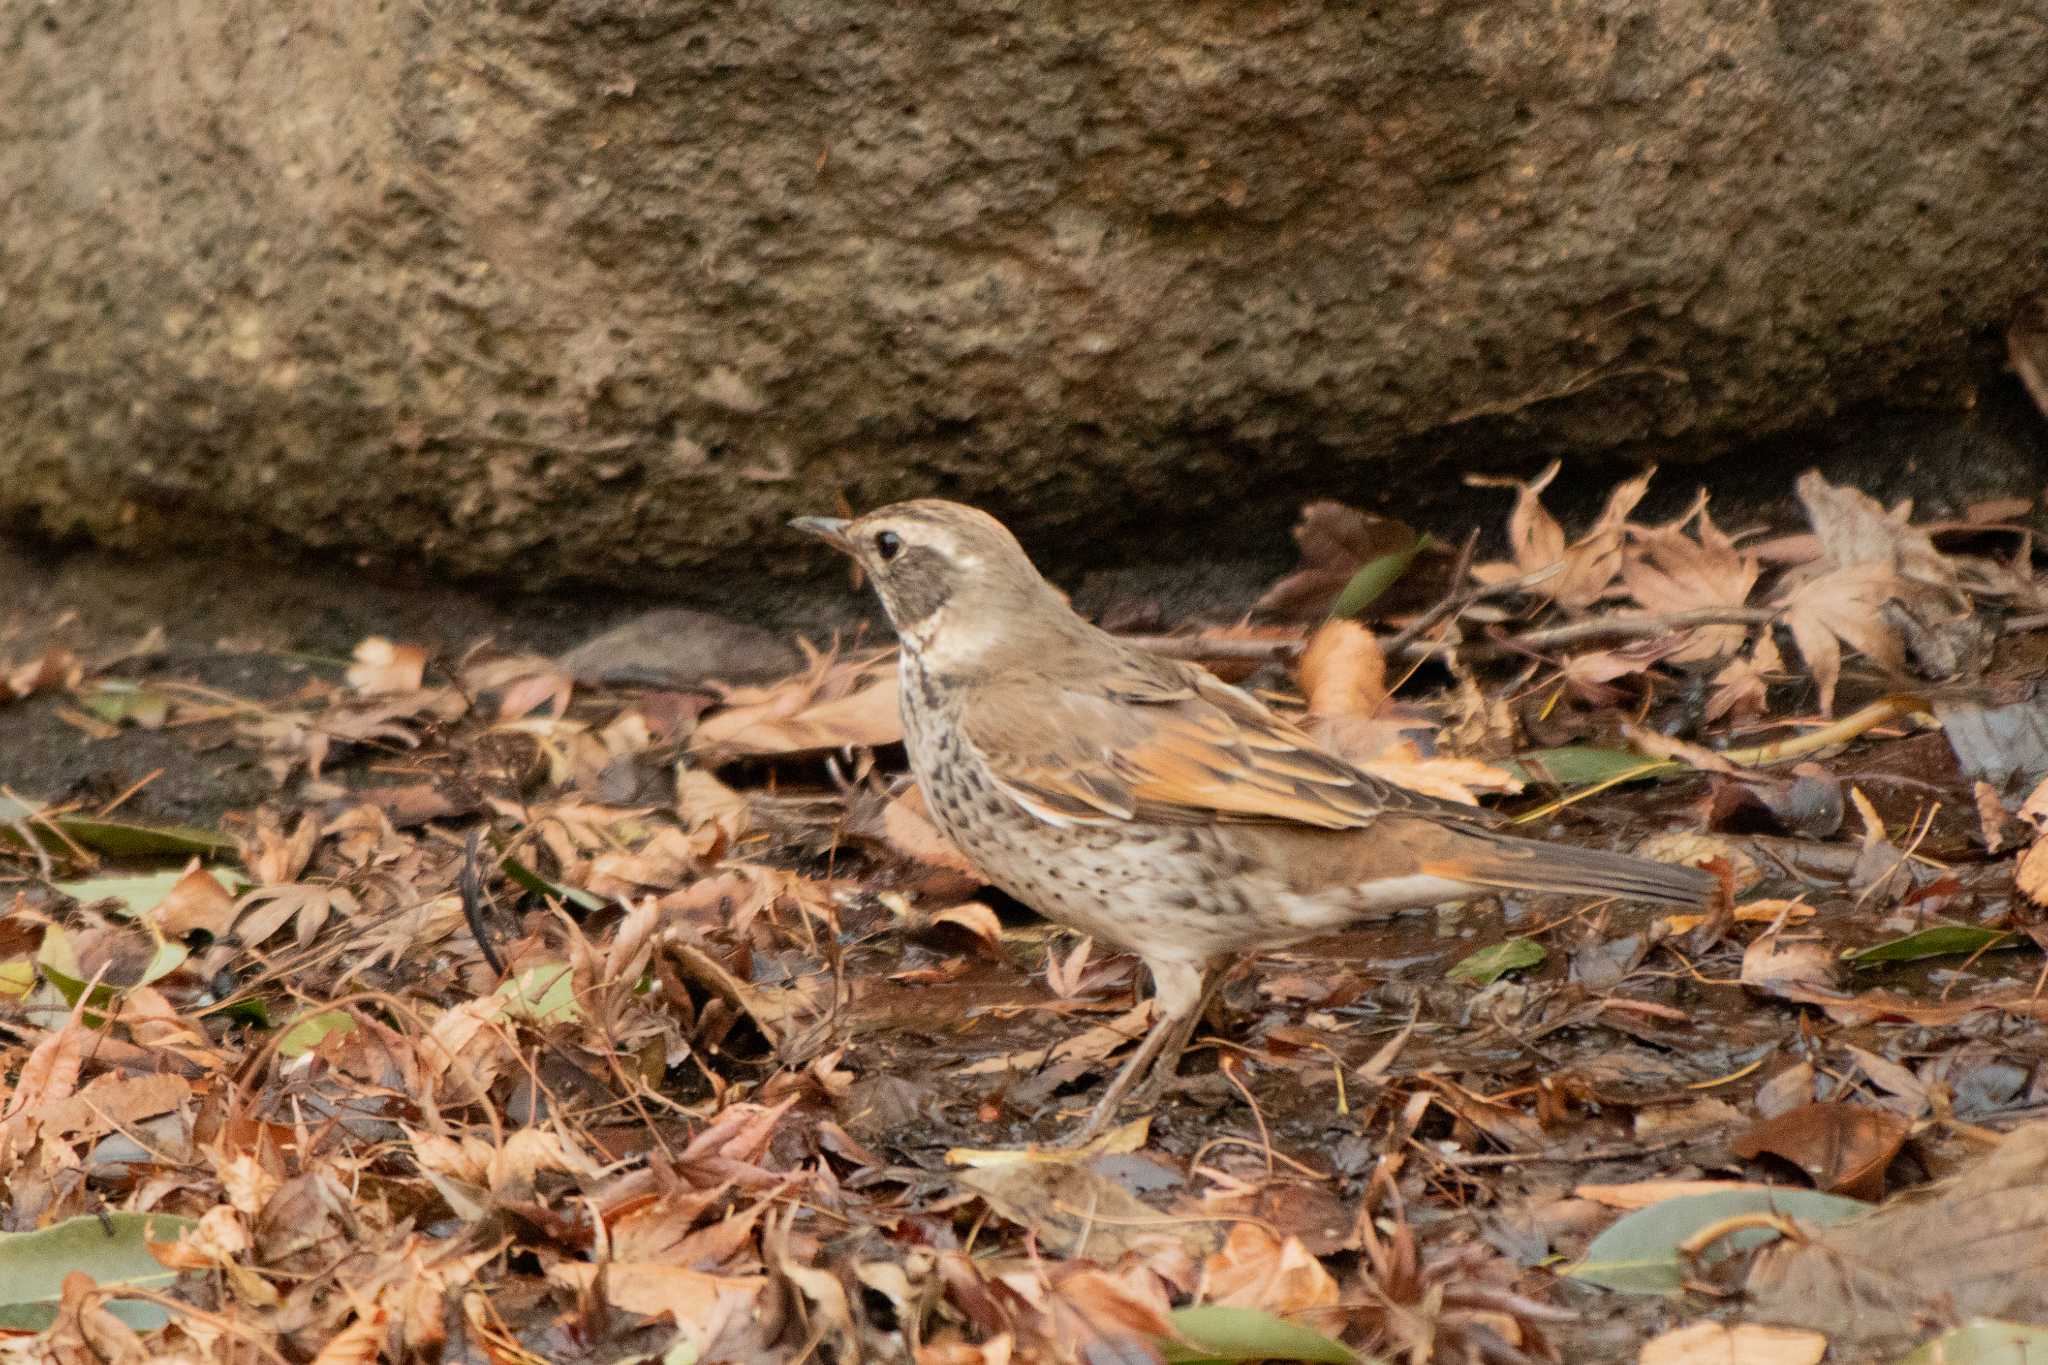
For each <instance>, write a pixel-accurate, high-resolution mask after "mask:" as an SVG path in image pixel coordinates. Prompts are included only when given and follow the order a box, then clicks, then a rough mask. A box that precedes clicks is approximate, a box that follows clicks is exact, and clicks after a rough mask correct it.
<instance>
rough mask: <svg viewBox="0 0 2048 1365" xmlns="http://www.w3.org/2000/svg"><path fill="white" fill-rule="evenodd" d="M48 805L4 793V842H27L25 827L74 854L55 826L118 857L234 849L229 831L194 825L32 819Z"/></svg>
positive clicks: (0, 815)
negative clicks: (196, 827) (43, 805)
mask: <svg viewBox="0 0 2048 1365" xmlns="http://www.w3.org/2000/svg"><path fill="white" fill-rule="evenodd" d="M40 810H42V807H41V806H39V805H36V804H33V803H30V802H25V801H17V800H15V799H14V798H13V797H8V796H0V843H7V844H12V845H13V846H14V847H16V848H21V847H23V846H24V844H25V841H24V840H23V838H22V831H24V830H26V831H27V832H28V835H29V837H31V838H33V839H34V840H35V841H36V842H37V843H39V844H41V845H42V846H43V847H44V848H45V849H47V850H49V851H50V852H52V853H66V852H69V851H70V850H68V849H67V848H66V847H65V846H64V840H63V839H60V838H58V837H57V835H56V834H54V833H52V832H51V831H50V830H49V829H48V828H47V827H46V826H45V824H44V820H47V821H48V823H49V824H51V825H55V826H56V827H57V828H58V829H59V830H62V831H63V832H64V834H65V836H66V837H68V838H69V839H70V840H71V841H72V842H73V843H75V844H77V845H78V846H79V847H81V848H89V849H91V850H92V851H93V852H95V853H105V854H108V855H110V856H112V857H116V858H154V857H189V856H191V855H192V854H208V853H232V852H234V851H235V841H234V840H233V839H230V838H228V836H227V835H225V834H216V833H214V832H213V831H212V830H208V829H195V828H193V827H192V826H190V825H131V824H128V823H127V822H125V821H121V820H99V819H95V818H93V817H92V816H90V815H51V816H47V817H44V819H41V820H32V819H31V818H30V817H31V816H34V815H36V814H37V812H39V811H40Z"/></svg>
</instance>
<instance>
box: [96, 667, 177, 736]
mask: <svg viewBox="0 0 2048 1365" xmlns="http://www.w3.org/2000/svg"><path fill="white" fill-rule="evenodd" d="M78 701H79V704H80V705H82V706H84V707H85V709H86V710H88V711H90V712H92V713H93V714H94V715H95V716H98V717H99V718H100V719H101V720H103V721H107V722H108V723H109V724H113V725H120V724H122V723H123V722H126V723H129V724H134V725H139V726H141V727H142V728H143V729H145V730H155V729H159V728H161V727H162V725H163V723H164V722H165V721H166V720H169V719H170V716H171V699H170V697H169V696H168V695H166V694H165V693H162V692H154V691H151V690H150V689H149V688H146V687H140V686H137V685H136V684H135V683H132V682H121V681H118V680H115V679H107V680H103V681H101V682H98V683H95V684H93V686H92V688H91V689H90V690H88V691H85V692H81V693H79V694H78Z"/></svg>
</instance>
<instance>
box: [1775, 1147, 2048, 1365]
mask: <svg viewBox="0 0 2048 1365" xmlns="http://www.w3.org/2000/svg"><path fill="white" fill-rule="evenodd" d="M1744 1288H1745V1291H1746V1292H1747V1294H1748V1295H1749V1298H1750V1301H1751V1306H1750V1309H1749V1315H1750V1316H1752V1317H1755V1318H1758V1319H1762V1320H1764V1321H1768V1322H1776V1323H1782V1324H1787V1325H1793V1326H1800V1327H1806V1328H1810V1329H1812V1330H1814V1331H1818V1332H1824V1333H1826V1334H1827V1335H1828V1336H1829V1337H1830V1338H1831V1339H1833V1341H1834V1343H1835V1347H1836V1349H1837V1350H1838V1351H1840V1352H1841V1353H1843V1354H1844V1355H1845V1357H1848V1358H1853V1359H1876V1358H1890V1357H1889V1355H1888V1354H1887V1352H1888V1351H1889V1350H1896V1349H1900V1348H1903V1347H1904V1346H1906V1345H1908V1344H1910V1343H1912V1342H1914V1341H1917V1340H1918V1339H1919V1338H1920V1337H1921V1336H1922V1335H1924V1334H1925V1332H1926V1330H1927V1327H1928V1324H1930V1323H1943V1322H1953V1321H1961V1320H1965V1319H1968V1318H1971V1317H1991V1318H2008V1319H2012V1320H2014V1321H2021V1322H2026V1321H2039V1320H2040V1319H2041V1318H2042V1317H2043V1315H2048V1123H2039V1122H2035V1123H2029V1124H2025V1125H2023V1126H2022V1127H2019V1128H2016V1129H2014V1130H2013V1131H2012V1132H2011V1133H2010V1134H2008V1135H2007V1136H2006V1138H2005V1140H2004V1142H2002V1143H2001V1144H2000V1145H1999V1146H1998V1147H1996V1148H1995V1149H1993V1150H1992V1151H1991V1152H1989V1153H1987V1154H1986V1155H1984V1156H1982V1157H1980V1158H1978V1160H1977V1161H1976V1162H1974V1163H1973V1164H1972V1165H1971V1166H1970V1167H1969V1168H1967V1169H1966V1170H1965V1171H1963V1173H1962V1174H1961V1175H1959V1176H1957V1177H1955V1178H1954V1179H1952V1180H1948V1181H1944V1182H1943V1183H1942V1184H1940V1185H1939V1186H1937V1187H1935V1188H1934V1189H1932V1190H1930V1191H1928V1192H1926V1193H1925V1194H1923V1195H1920V1196H1918V1197H1913V1198H1902V1199H1894V1200H1892V1201H1891V1202H1889V1203H1887V1204H1885V1205H1884V1206H1883V1207H1882V1208H1879V1209H1877V1210H1874V1211H1873V1212H1871V1213H1869V1214H1866V1215H1864V1216H1862V1217H1860V1218H1856V1219H1852V1220H1850V1221H1849V1222H1846V1223H1839V1224H1836V1225H1834V1226H1831V1227H1825V1228H1818V1229H1809V1230H1808V1231H1807V1233H1806V1235H1805V1236H1803V1237H1802V1238H1799V1239H1797V1240H1784V1241H1779V1242H1774V1243H1772V1244H1771V1245H1769V1246H1767V1247H1765V1248H1764V1249H1763V1250H1762V1251H1761V1252H1759V1253H1758V1256H1757V1259H1756V1261H1755V1262H1754V1263H1753V1264H1752V1266H1751V1267H1750V1271H1749V1274H1748V1277H1747V1279H1746V1281H1745V1285H1744Z"/></svg>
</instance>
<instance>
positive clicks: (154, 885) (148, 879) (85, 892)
mask: <svg viewBox="0 0 2048 1365" xmlns="http://www.w3.org/2000/svg"><path fill="white" fill-rule="evenodd" d="M184 879H185V870H184V869H183V868H177V869H174V870H172V871H169V872H150V873H145V874H144V875H142V876H140V877H87V878H85V879H84V880H82V881H75V882H52V883H50V884H51V885H52V886H54V887H56V888H57V889H58V890H59V891H62V892H63V893H64V894H65V895H67V896H69V897H71V899H73V900H75V901H77V902H78V903H79V904H80V905H92V904H94V903H96V902H98V901H120V902H121V903H122V910H121V913H122V914H123V915H124V916H126V917H127V918H129V919H141V918H142V917H143V916H144V915H146V914H148V913H149V912H150V911H152V910H154V909H156V908H157V907H158V906H159V905H162V904H163V902H164V897H166V896H168V895H170V894H171V888H172V887H174V886H176V885H177V884H178V883H179V882H181V881H183V880H184Z"/></svg>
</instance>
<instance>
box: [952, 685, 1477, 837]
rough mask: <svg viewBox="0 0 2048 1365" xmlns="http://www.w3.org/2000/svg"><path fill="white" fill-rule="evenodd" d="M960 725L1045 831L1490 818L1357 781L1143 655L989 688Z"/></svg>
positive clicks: (1245, 698)
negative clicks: (1079, 676) (1072, 677)
mask: <svg viewBox="0 0 2048 1365" xmlns="http://www.w3.org/2000/svg"><path fill="white" fill-rule="evenodd" d="M963 724H964V728H965V731H966V738H967V741H968V742H969V743H970V744H971V745H973V746H974V748H975V749H976V750H977V751H978V752H979V753H980V754H981V756H982V758H983V759H984V760H985V761H986V763H987V764H988V767H989V769H990V771H991V773H992V775H993V776H994V778H995V781H996V784H997V786H999V787H1000V788H1001V789H1002V790H1003V791H1004V792H1005V793H1007V794H1008V795H1009V796H1010V797H1011V798H1012V799H1013V800H1015V801H1016V802H1017V803H1018V804H1019V805H1022V806H1023V807H1024V808H1025V809H1027V810H1029V811H1030V812H1031V813H1032V814H1034V815H1036V816H1037V817H1038V818H1040V819H1041V820H1045V821H1047V822H1049V823H1052V824H1060V825H1072V824H1085V825H1109V824H1115V823H1117V822H1120V821H1127V820H1143V821H1154V822H1161V823H1175V824H1179V823H1200V822H1206V821H1211V820H1227V821H1253V822H1260V823H1268V824H1293V825H1307V826H1313V827H1316V828H1321V829H1356V828H1359V827H1361V826H1364V825H1367V824H1370V823H1371V822H1372V821H1373V820H1374V819H1376V818H1377V817H1379V816H1381V815H1384V814H1386V813H1388V812H1390V811H1391V812H1401V813H1405V814H1412V815H1425V816H1438V817H1455V818H1457V819H1460V820H1465V821H1479V822H1485V821H1487V820H1489V819H1491V818H1492V817H1491V816H1490V815H1489V813H1488V812H1485V811H1483V810H1481V809H1479V808H1477V807H1473V806H1464V805H1457V804H1454V803H1452V802H1448V801H1441V800H1438V799H1437V798H1435V797H1432V796H1425V795H1423V794H1421V793H1418V792H1412V791H1409V790H1407V789H1406V788H1402V787H1397V786H1394V785H1392V784H1391V783H1387V782H1383V781H1381V780H1380V779H1378V778H1376V777H1372V776H1370V775H1368V774H1366V773H1363V772H1360V771H1359V770H1358V769H1357V768H1355V767H1353V766H1352V765H1351V764H1349V763H1346V762H1345V761H1344V760H1343V759H1341V758H1338V757H1337V756H1336V755H1335V754H1332V753H1330V752H1329V751H1328V750H1326V749H1324V748H1323V747H1322V746H1321V745H1320V744H1318V743H1317V742H1316V740H1315V739H1314V738H1313V737H1312V736H1310V735H1309V734H1307V733H1306V732H1304V731H1303V730H1302V729H1301V728H1300V727H1299V726H1297V725H1294V724H1291V723H1290V722H1288V721H1286V720H1284V719H1282V718H1281V717H1279V716H1277V715H1275V714H1274V713H1273V712H1272V711H1270V710H1268V709H1267V708H1266V707H1265V706H1264V705H1263V704H1262V703H1260V702H1259V701H1258V700H1257V699H1256V698H1254V697H1253V696H1251V695H1250V694H1249V693H1247V692H1244V691H1241V690H1239V689H1238V688H1235V687H1232V686H1230V685H1229V684H1227V683H1225V682H1222V681H1220V680H1219V679H1217V678H1216V677H1214V676H1213V675H1211V674H1209V673H1208V672H1206V671H1204V670H1202V669H1199V668H1196V667H1193V666H1192V665H1187V664H1181V663H1177V662H1175V661H1172V660H1167V659H1157V658H1154V657H1152V656H1149V655H1148V656H1144V657H1142V658H1127V659H1126V660H1125V661H1124V662H1122V663H1121V664H1120V665H1119V666H1118V667H1117V668H1115V669H1114V670H1112V671H1111V672H1110V673H1109V674H1108V675H1107V676H1106V677H1091V678H1089V679H1087V680H1086V681H1074V682H1070V683H1067V684H1064V685H1057V684H1056V685H1053V686H1050V687H1048V686H1047V685H1046V684H1045V681H1044V680H1043V679H1042V678H1041V679H1035V680H1031V681H1029V682H1028V683H1019V684H1017V685H1014V686H1009V687H998V688H995V689H992V690H990V691H989V692H986V693H984V694H983V695H982V696H981V697H980V698H978V700H977V703H976V704H975V705H972V706H970V707H968V708H967V711H966V714H965V716H964V717H963Z"/></svg>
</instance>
